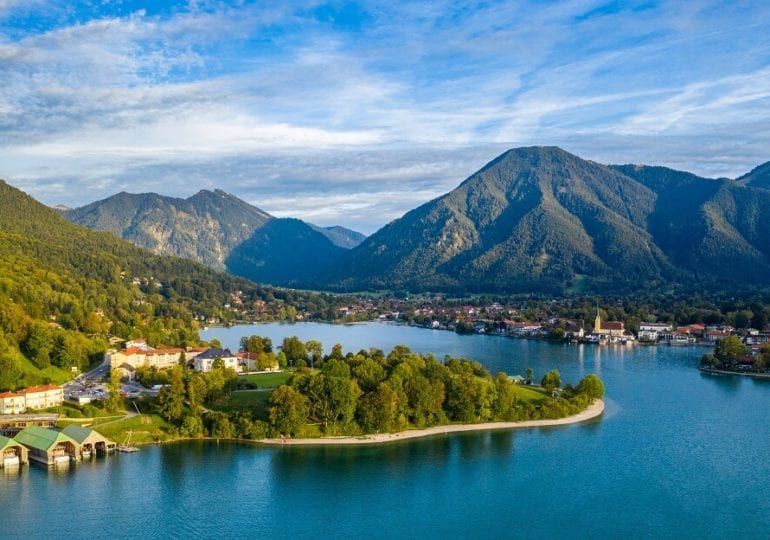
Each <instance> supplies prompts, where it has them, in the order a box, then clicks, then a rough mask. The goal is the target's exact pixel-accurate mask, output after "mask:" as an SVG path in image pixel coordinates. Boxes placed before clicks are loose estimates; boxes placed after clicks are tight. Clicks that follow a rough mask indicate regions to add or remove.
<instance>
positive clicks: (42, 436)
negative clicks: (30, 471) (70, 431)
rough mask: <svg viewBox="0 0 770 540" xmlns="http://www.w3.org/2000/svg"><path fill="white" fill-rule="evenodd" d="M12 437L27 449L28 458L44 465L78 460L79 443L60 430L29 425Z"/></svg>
mask: <svg viewBox="0 0 770 540" xmlns="http://www.w3.org/2000/svg"><path fill="white" fill-rule="evenodd" d="M14 439H15V440H16V441H17V442H19V443H21V444H22V445H24V446H25V447H26V448H27V450H29V459H31V460H32V461H37V462H38V463H42V464H44V465H54V464H56V463H62V462H67V461H80V456H81V450H80V444H79V443H78V442H77V441H75V440H74V439H72V438H71V437H68V436H67V435H65V434H64V433H61V432H60V431H55V430H53V429H48V428H44V427H40V426H30V427H28V428H25V429H24V430H23V431H21V432H19V433H18V434H17V435H16V436H15V437H14Z"/></svg>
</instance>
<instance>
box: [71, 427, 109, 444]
mask: <svg viewBox="0 0 770 540" xmlns="http://www.w3.org/2000/svg"><path fill="white" fill-rule="evenodd" d="M61 432H62V433H63V434H65V435H67V436H68V437H70V438H72V439H74V440H76V441H77V442H79V443H80V444H83V443H84V442H85V440H86V439H88V438H89V437H91V436H94V435H95V436H96V438H97V439H100V440H101V439H104V438H105V437H104V435H102V434H101V433H99V432H98V431H94V430H93V429H91V428H87V427H83V426H78V425H76V424H70V425H68V426H67V427H65V428H64V429H62V430H61Z"/></svg>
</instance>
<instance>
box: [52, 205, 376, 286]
mask: <svg viewBox="0 0 770 540" xmlns="http://www.w3.org/2000/svg"><path fill="white" fill-rule="evenodd" d="M62 215H64V216H65V217H66V218H67V219H69V220H70V221H72V222H74V223H78V224H80V225H84V226H86V227H89V228H91V229H95V230H100V231H108V232H111V233H113V234H115V235H116V236H119V237H120V238H123V239H125V240H128V241H130V242H132V243H134V244H136V245H138V246H140V247H143V248H146V249H149V250H151V251H153V252H155V253H159V254H166V255H176V256H179V257H185V258H189V259H193V260H196V261H199V262H202V263H205V264H207V265H209V266H212V267H213V268H216V269H219V270H227V271H228V272H230V273H232V274H234V275H238V276H242V277H245V278H248V279H251V280H254V281H259V282H263V283H271V284H288V283H289V282H291V280H293V279H295V278H298V277H306V276H308V275H311V274H314V273H317V272H320V271H322V270H324V269H325V268H326V266H328V264H330V263H331V262H333V261H334V260H336V259H337V258H338V257H339V256H340V255H341V254H342V253H343V252H344V251H345V250H344V249H343V248H348V247H349V246H352V245H354V244H356V242H360V239H359V237H360V236H361V235H359V234H358V233H355V232H354V231H348V230H347V229H344V228H342V227H330V228H321V227H316V226H313V225H309V224H307V223H305V222H303V221H300V220H295V219H283V218H275V217H273V216H271V215H270V214H268V213H267V212H265V211H263V210H260V209H259V208H257V207H255V206H252V205H250V204H248V203H247V202H245V201H242V200H241V199H239V198H237V197H235V196H234V195H230V194H228V193H225V192H224V191H221V190H215V191H207V190H202V191H200V192H198V193H197V194H195V195H193V196H192V197H189V198H187V199H179V198H174V197H165V196H162V195H158V194H155V193H144V194H138V195H134V194H129V193H119V194H117V195H114V196H112V197H109V198H107V199H104V200H102V201H97V202H94V203H92V204H89V205H87V206H83V207H82V208H75V209H72V210H65V211H62ZM340 246H342V247H340Z"/></svg>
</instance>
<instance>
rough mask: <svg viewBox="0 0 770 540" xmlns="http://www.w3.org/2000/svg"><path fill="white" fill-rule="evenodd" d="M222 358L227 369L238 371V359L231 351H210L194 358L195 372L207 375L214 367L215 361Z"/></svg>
mask: <svg viewBox="0 0 770 540" xmlns="http://www.w3.org/2000/svg"><path fill="white" fill-rule="evenodd" d="M219 358H221V359H222V362H223V363H224V365H225V367H226V368H230V369H234V370H235V371H238V357H237V356H235V355H234V354H233V353H231V352H230V349H216V348H214V349H208V350H207V351H205V352H202V353H200V354H198V355H196V356H195V358H193V368H194V369H195V371H200V372H202V373H207V372H209V371H211V369H212V368H213V367H214V361H215V360H217V359H219Z"/></svg>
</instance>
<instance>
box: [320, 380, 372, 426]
mask: <svg viewBox="0 0 770 540" xmlns="http://www.w3.org/2000/svg"><path fill="white" fill-rule="evenodd" d="M360 395H361V389H360V388H359V387H358V384H357V383H356V382H355V381H354V380H352V379H349V378H344V377H334V376H327V375H324V374H320V375H316V376H315V377H311V378H310V382H309V385H308V397H309V399H310V405H311V411H310V412H311V414H312V415H313V416H314V417H316V418H317V419H318V420H319V421H321V422H323V424H324V427H328V426H329V424H335V423H341V424H347V423H348V422H350V421H351V420H352V419H353V415H354V414H355V411H356V400H357V399H358V397H359V396H360Z"/></svg>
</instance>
